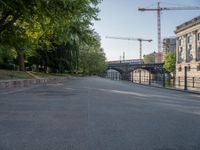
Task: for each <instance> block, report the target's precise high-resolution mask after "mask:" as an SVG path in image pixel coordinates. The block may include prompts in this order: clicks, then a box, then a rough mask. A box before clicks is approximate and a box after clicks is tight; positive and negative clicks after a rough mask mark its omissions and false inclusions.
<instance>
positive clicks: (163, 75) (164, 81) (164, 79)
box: [163, 71, 165, 88]
mask: <svg viewBox="0 0 200 150" xmlns="http://www.w3.org/2000/svg"><path fill="white" fill-rule="evenodd" d="M163 87H164V88H165V72H164V71H163Z"/></svg>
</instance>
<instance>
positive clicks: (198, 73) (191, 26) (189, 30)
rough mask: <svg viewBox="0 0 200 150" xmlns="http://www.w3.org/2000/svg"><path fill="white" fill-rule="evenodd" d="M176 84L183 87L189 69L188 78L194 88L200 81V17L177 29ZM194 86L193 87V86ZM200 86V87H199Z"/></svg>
mask: <svg viewBox="0 0 200 150" xmlns="http://www.w3.org/2000/svg"><path fill="white" fill-rule="evenodd" d="M175 33H176V40H177V41H176V43H177V44H176V59H177V60H176V84H177V85H178V86H182V85H183V82H182V81H181V80H183V78H184V76H185V70H184V68H185V66H186V67H187V77H188V79H189V80H190V81H192V80H193V83H192V82H191V83H188V85H189V86H190V87H191V86H194V84H199V83H198V82H197V81H196V82H194V79H200V16H198V17H196V18H193V19H192V20H190V21H188V22H185V23H183V24H181V25H179V26H177V27H176V31H175ZM191 84H193V85H191ZM198 86H200V85H198Z"/></svg>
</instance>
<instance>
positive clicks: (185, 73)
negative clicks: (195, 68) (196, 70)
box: [184, 66, 187, 90]
mask: <svg viewBox="0 0 200 150" xmlns="http://www.w3.org/2000/svg"><path fill="white" fill-rule="evenodd" d="M184 75H185V76H184V90H187V66H185V67H184Z"/></svg>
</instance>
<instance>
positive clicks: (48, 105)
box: [0, 77, 200, 150]
mask: <svg viewBox="0 0 200 150" xmlns="http://www.w3.org/2000/svg"><path fill="white" fill-rule="evenodd" d="M0 150H200V95H195V94H189V93H184V92H178V91H172V90H166V89H162V88H153V87H147V86H140V85H135V84H131V83H128V82H122V81H111V80H106V79H101V78H98V77H85V78H72V79H68V80H66V81H65V82H62V83H51V84H47V85H42V86H38V87H34V88H29V89H22V90H19V91H14V92H6V91H1V92H0Z"/></svg>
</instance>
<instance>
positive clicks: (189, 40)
mask: <svg viewBox="0 0 200 150" xmlns="http://www.w3.org/2000/svg"><path fill="white" fill-rule="evenodd" d="M187 42H188V43H192V36H191V35H189V36H188V37H187Z"/></svg>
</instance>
